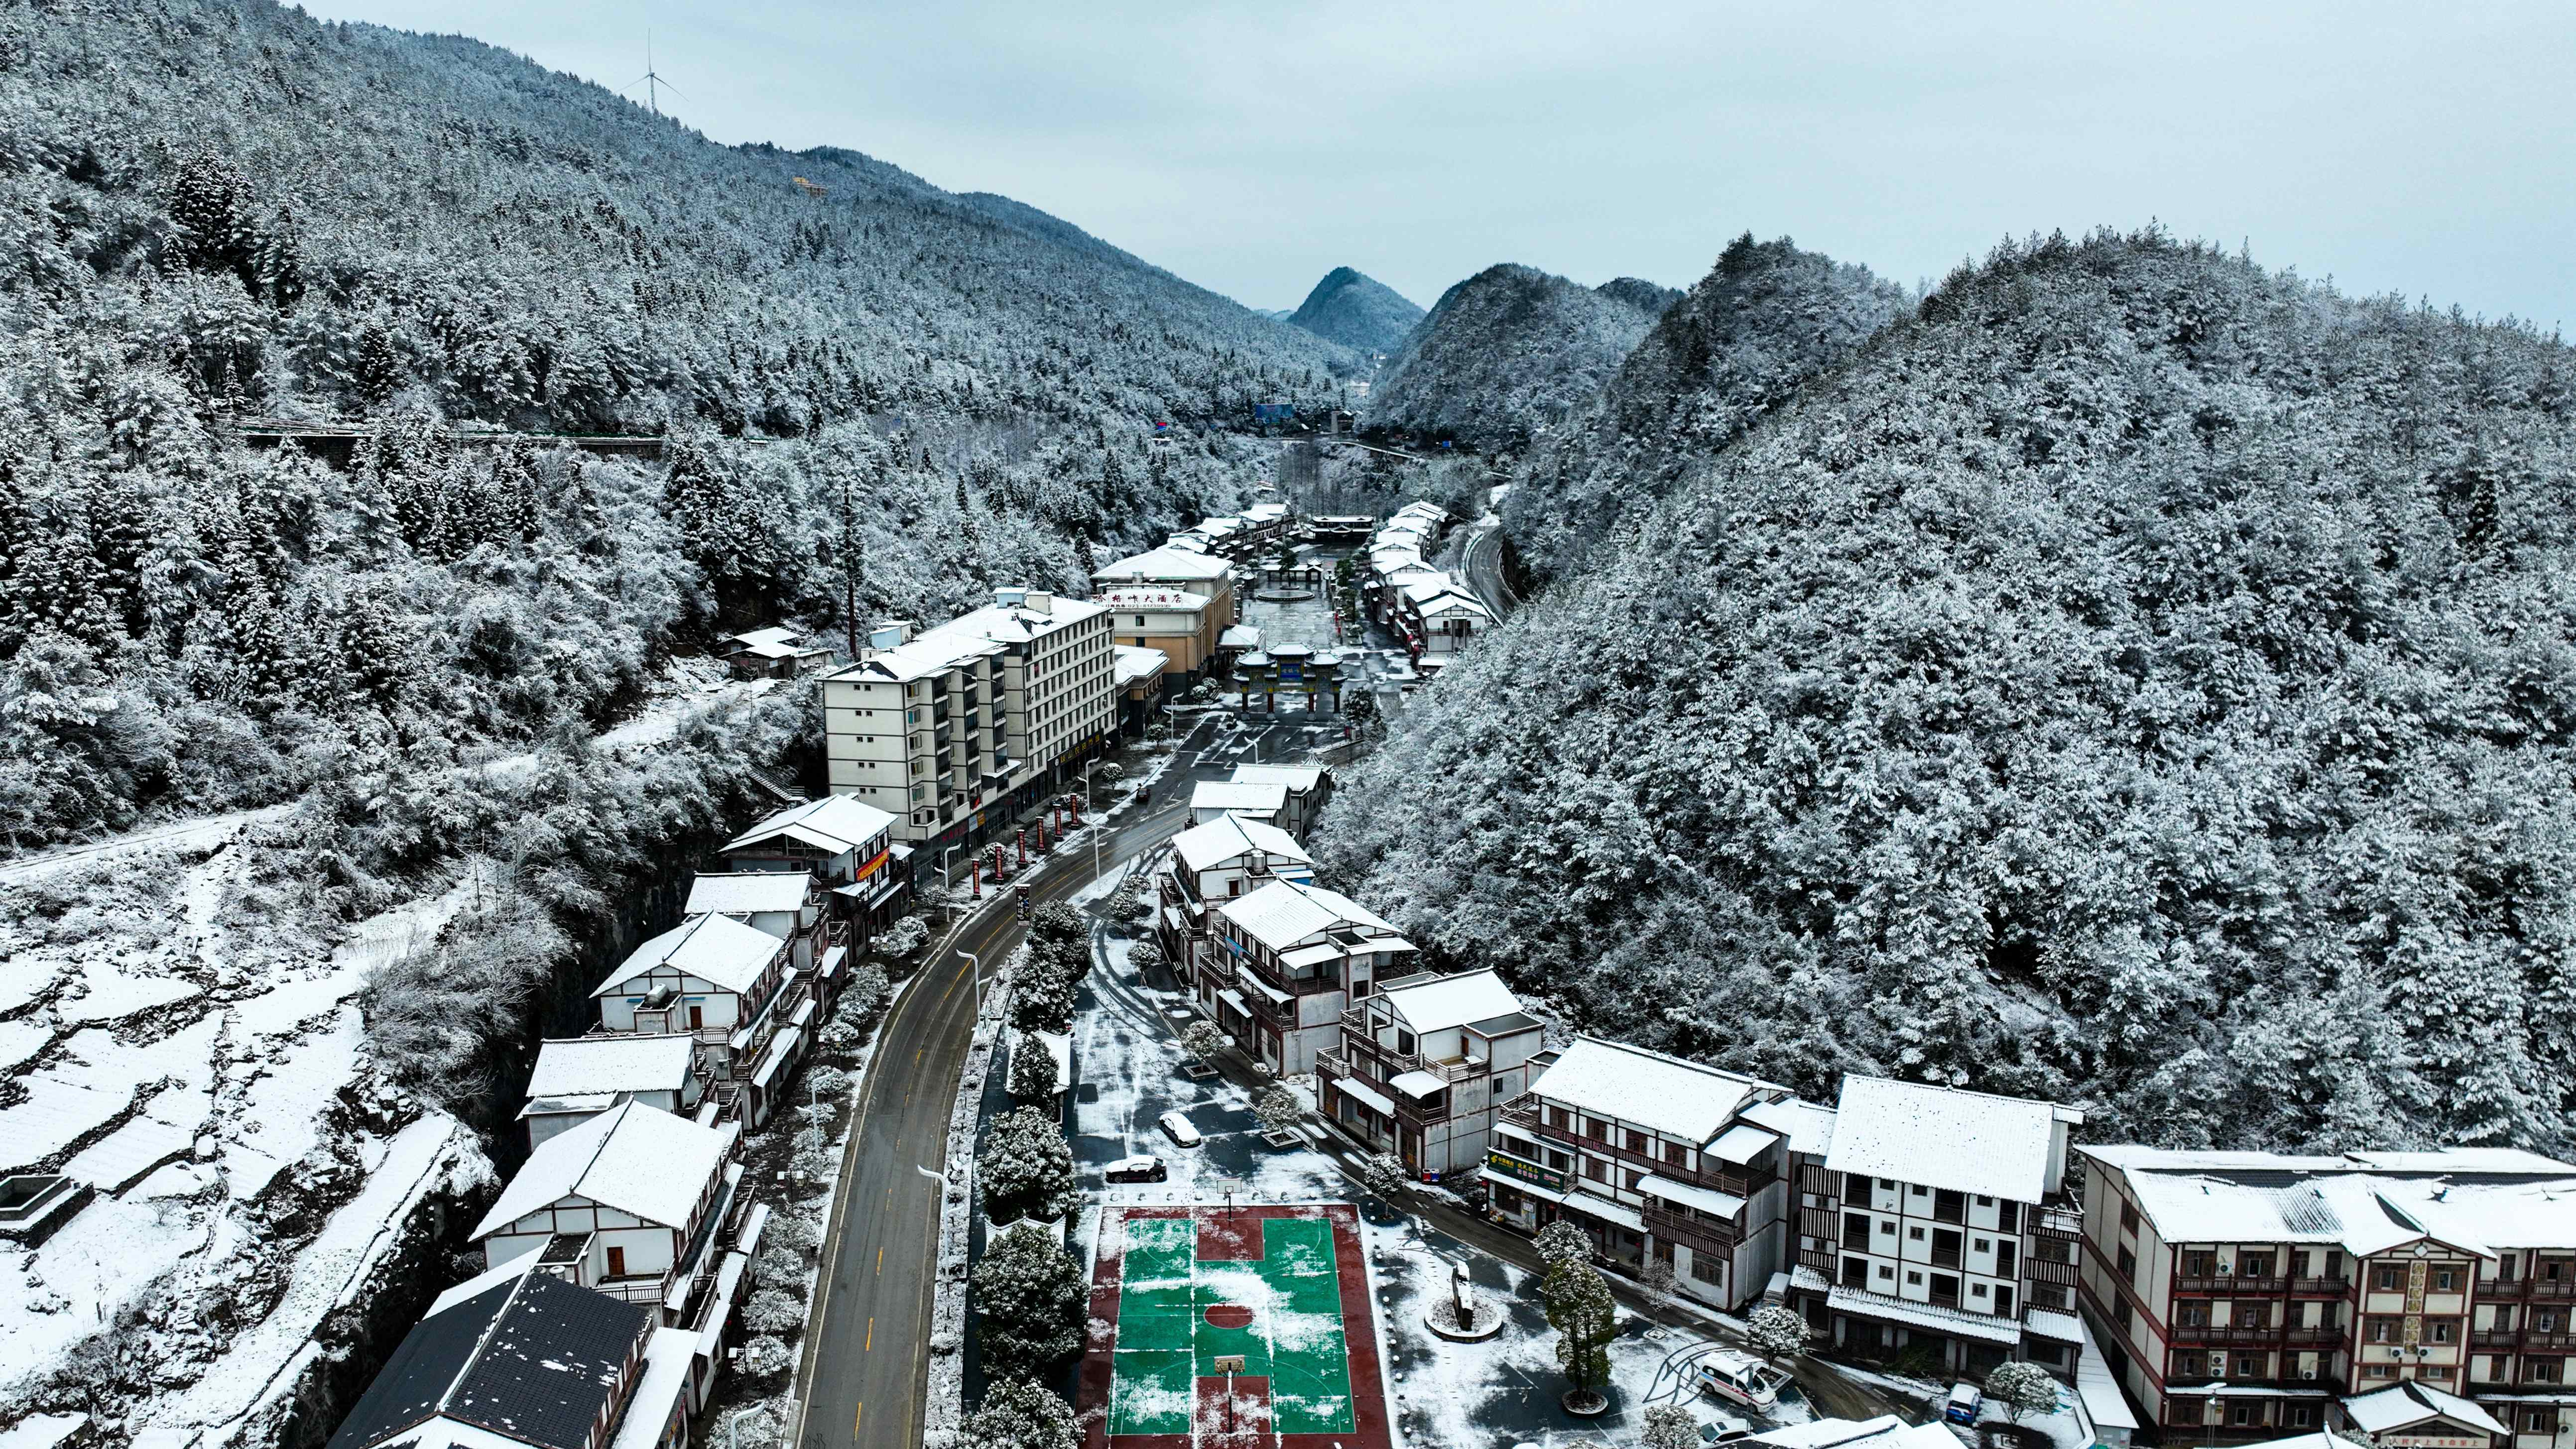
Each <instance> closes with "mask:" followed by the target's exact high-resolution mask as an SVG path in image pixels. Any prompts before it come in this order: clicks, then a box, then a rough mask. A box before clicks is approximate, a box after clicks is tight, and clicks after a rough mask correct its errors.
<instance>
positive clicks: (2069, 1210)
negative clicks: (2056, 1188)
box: [2030, 1203, 2084, 1238]
mask: <svg viewBox="0 0 2576 1449" xmlns="http://www.w3.org/2000/svg"><path fill="white" fill-rule="evenodd" d="M2030 1225H2031V1227H2032V1228H2033V1229H2034V1230H2036V1231H2039V1232H2043V1233H2055V1234H2057V1235H2058V1236H2060V1237H2068V1238H2080V1237H2082V1236H2084V1209H2082V1208H2080V1207H2076V1206H2073V1205H2072V1204H2060V1205H2050V1204H2045V1203H2044V1204H2042V1205H2041V1206H2040V1209H2039V1211H2037V1212H2036V1213H2033V1214H2032V1215H2031V1219H2030Z"/></svg>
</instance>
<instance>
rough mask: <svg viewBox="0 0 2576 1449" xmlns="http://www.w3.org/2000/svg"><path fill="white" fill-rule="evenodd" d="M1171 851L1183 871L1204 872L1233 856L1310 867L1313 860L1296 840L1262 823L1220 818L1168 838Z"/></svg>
mask: <svg viewBox="0 0 2576 1449" xmlns="http://www.w3.org/2000/svg"><path fill="white" fill-rule="evenodd" d="M1172 851H1173V853H1174V854H1175V855H1177V856H1178V857H1179V858H1180V862H1181V865H1182V867H1183V868H1184V869H1187V870H1207V869H1210V868H1212V867H1214V866H1217V865H1219V864H1221V863H1223V862H1225V861H1229V860H1233V859H1234V858H1236V857H1237V856H1241V855H1246V854H1249V853H1251V852H1254V851H1258V852H1260V853H1261V854H1263V855H1267V856H1271V857H1273V858H1275V859H1284V860H1293V861H1296V862H1297V863H1298V864H1300V865H1313V864H1314V863H1315V858H1314V857H1313V856H1311V855H1308V854H1307V853H1306V847H1304V846H1302V845H1299V844H1298V843H1297V837H1295V836H1293V835H1291V834H1289V833H1288V832H1287V831H1285V830H1282V829H1280V828H1279V827H1278V826H1276V825H1273V824H1271V823H1270V822H1269V821H1266V820H1256V819H1251V818H1248V817H1246V816H1242V815H1220V816H1218V817H1217V818H1216V819H1214V820H1211V821H1209V822H1208V823H1207V824H1205V825H1193V826H1191V827H1190V828H1189V829H1187V830H1184V831H1182V832H1181V833H1180V834H1178V835H1175V836H1173V837H1172Z"/></svg>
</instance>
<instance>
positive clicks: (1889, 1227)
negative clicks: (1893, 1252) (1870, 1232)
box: [1878, 1223, 1896, 1237]
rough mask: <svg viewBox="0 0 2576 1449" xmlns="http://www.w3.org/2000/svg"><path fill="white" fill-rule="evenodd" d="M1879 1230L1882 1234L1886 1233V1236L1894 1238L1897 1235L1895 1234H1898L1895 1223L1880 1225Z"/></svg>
mask: <svg viewBox="0 0 2576 1449" xmlns="http://www.w3.org/2000/svg"><path fill="white" fill-rule="evenodd" d="M1878 1230H1879V1231H1880V1232H1882V1233H1886V1234H1888V1235H1889V1236H1891V1237H1892V1236H1894V1235H1895V1233H1896V1224H1894V1223H1880V1224H1879V1225H1878Z"/></svg>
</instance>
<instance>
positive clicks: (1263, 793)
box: [1190, 780, 1288, 825]
mask: <svg viewBox="0 0 2576 1449" xmlns="http://www.w3.org/2000/svg"><path fill="white" fill-rule="evenodd" d="M1287 811H1288V787H1287V786H1285V785H1282V784H1279V783H1277V782H1276V781H1255V782H1250V783H1245V782H1241V781H1234V780H1201V781H1199V782H1198V783H1197V784H1195V785H1193V786H1191V787H1190V821H1191V823H1193V824H1196V825H1208V824H1212V823H1214V822H1215V821H1217V820H1219V819H1222V818H1223V817H1225V816H1228V815H1240V816H1242V817H1244V818H1245V819H1247V820H1258V821H1260V822H1261V823H1262V824H1264V825H1277V824H1279V817H1280V816H1282V815H1284V814H1286V813H1287Z"/></svg>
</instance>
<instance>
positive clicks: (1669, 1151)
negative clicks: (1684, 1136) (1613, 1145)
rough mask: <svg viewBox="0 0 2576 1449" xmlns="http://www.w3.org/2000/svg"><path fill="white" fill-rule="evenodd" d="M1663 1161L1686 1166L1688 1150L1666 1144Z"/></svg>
mask: <svg viewBox="0 0 2576 1449" xmlns="http://www.w3.org/2000/svg"><path fill="white" fill-rule="evenodd" d="M1664 1161H1666V1162H1669V1163H1671V1164H1672V1165H1673V1166H1675V1167H1682V1166H1686V1165H1687V1164H1688V1163H1689V1162H1690V1149H1689V1148H1686V1147H1684V1146H1682V1145H1681V1144H1680V1143H1678V1142H1667V1143H1665V1144H1664ZM1807 1196H1810V1197H1812V1196H1814V1194H1812V1193H1809V1194H1807Z"/></svg>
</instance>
